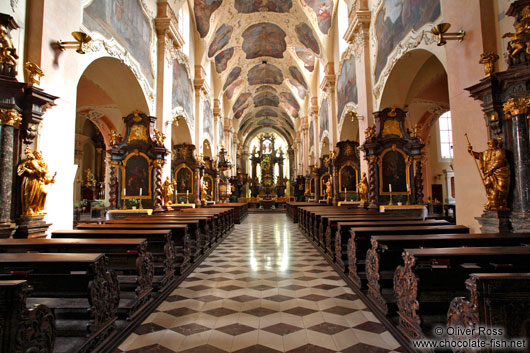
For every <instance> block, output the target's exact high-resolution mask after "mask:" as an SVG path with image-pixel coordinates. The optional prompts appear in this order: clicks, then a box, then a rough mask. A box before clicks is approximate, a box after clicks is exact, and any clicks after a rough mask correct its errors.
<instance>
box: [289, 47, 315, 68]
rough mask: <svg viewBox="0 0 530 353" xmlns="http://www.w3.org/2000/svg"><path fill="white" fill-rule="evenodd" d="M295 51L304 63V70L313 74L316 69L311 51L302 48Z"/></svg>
mask: <svg viewBox="0 0 530 353" xmlns="http://www.w3.org/2000/svg"><path fill="white" fill-rule="evenodd" d="M294 51H295V53H296V56H298V58H300V60H302V61H303V62H304V68H305V69H306V70H307V71H309V72H313V70H314V69H315V56H314V55H313V54H311V52H310V51H309V50H307V49H305V48H302V47H296V48H294Z"/></svg>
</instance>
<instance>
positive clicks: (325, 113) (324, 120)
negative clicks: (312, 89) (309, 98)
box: [318, 98, 329, 140]
mask: <svg viewBox="0 0 530 353" xmlns="http://www.w3.org/2000/svg"><path fill="white" fill-rule="evenodd" d="M328 105H329V104H328V99H327V98H326V99H324V100H322V103H321V104H320V112H319V114H318V121H319V127H320V139H321V140H322V136H323V135H324V131H329V106H328Z"/></svg>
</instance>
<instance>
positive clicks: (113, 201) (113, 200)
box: [109, 161, 120, 210]
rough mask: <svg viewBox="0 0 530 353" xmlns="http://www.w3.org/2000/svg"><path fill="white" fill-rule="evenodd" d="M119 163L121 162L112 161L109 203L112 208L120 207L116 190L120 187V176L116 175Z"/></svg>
mask: <svg viewBox="0 0 530 353" xmlns="http://www.w3.org/2000/svg"><path fill="white" fill-rule="evenodd" d="M119 163H120V162H116V161H110V185H109V188H110V189H109V203H110V209H112V210H114V209H116V208H118V205H117V201H118V197H117V196H118V194H117V190H116V189H117V188H118V176H117V175H116V167H117V166H118V165H119Z"/></svg>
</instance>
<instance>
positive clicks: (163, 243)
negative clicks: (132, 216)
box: [51, 225, 180, 292]
mask: <svg viewBox="0 0 530 353" xmlns="http://www.w3.org/2000/svg"><path fill="white" fill-rule="evenodd" d="M89 226H97V225H89ZM51 236H52V238H53V239H64V238H75V239H130V238H137V239H138V238H139V239H147V251H148V252H149V253H151V254H152V256H153V263H154V276H153V280H152V284H153V289H154V290H156V291H158V292H164V291H165V289H166V288H167V286H168V285H169V284H170V283H171V281H172V280H174V279H175V268H178V264H179V262H180V261H179V260H178V259H177V251H176V250H175V246H174V244H173V240H172V238H171V231H170V230H169V229H165V230H164V229H161V230H153V231H149V232H146V231H145V230H131V229H105V228H90V227H89V228H87V229H72V230H57V231H54V232H52V234H51Z"/></svg>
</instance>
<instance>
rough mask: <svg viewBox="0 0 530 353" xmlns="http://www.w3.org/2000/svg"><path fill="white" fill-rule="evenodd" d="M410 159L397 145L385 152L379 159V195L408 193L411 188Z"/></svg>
mask: <svg viewBox="0 0 530 353" xmlns="http://www.w3.org/2000/svg"><path fill="white" fill-rule="evenodd" d="M410 164H411V161H410V158H409V157H408V156H407V155H406V154H405V152H403V151H402V150H401V149H399V148H397V147H396V145H392V147H390V148H387V149H385V150H383V152H382V153H381V157H379V162H378V165H379V195H389V194H390V185H392V194H393V195H395V194H404V195H406V194H407V193H408V190H407V189H409V188H410Z"/></svg>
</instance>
